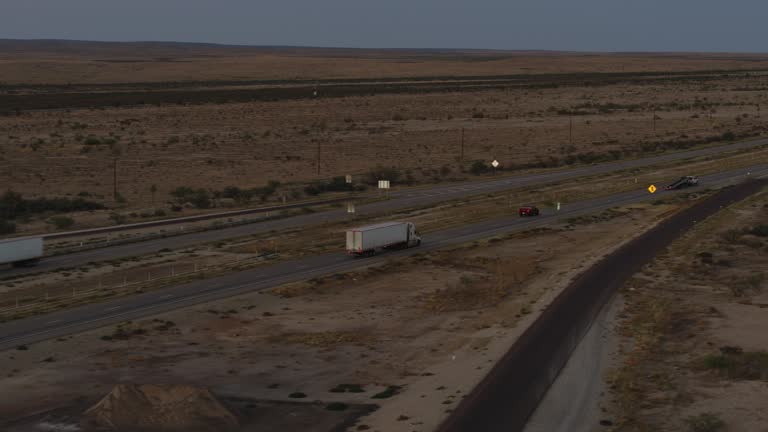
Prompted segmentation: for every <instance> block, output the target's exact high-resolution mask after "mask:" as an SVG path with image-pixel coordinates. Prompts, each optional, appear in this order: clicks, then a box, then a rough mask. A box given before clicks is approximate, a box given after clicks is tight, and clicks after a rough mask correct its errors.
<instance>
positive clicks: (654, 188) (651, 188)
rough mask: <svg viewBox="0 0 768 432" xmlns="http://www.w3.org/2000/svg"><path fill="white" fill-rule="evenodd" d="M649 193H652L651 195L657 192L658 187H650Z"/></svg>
mask: <svg viewBox="0 0 768 432" xmlns="http://www.w3.org/2000/svg"><path fill="white" fill-rule="evenodd" d="M648 192H650V193H654V192H656V186H654V185H650V186H648Z"/></svg>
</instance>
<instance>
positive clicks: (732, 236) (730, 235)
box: [723, 229, 741, 243]
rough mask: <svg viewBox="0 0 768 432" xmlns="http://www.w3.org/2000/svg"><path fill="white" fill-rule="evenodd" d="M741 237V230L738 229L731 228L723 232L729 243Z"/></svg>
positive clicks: (724, 238)
mask: <svg viewBox="0 0 768 432" xmlns="http://www.w3.org/2000/svg"><path fill="white" fill-rule="evenodd" d="M739 237H741V232H740V231H739V230H737V229H729V230H728V231H726V232H724V233H723V240H725V241H726V242H728V243H736V242H737V241H739Z"/></svg>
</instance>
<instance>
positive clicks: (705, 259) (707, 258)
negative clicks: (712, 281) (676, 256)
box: [699, 252, 713, 264]
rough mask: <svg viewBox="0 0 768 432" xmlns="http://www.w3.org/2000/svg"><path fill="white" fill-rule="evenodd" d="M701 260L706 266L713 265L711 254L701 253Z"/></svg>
mask: <svg viewBox="0 0 768 432" xmlns="http://www.w3.org/2000/svg"><path fill="white" fill-rule="evenodd" d="M699 258H701V262H703V263H705V264H712V263H713V255H712V253H710V252H701V253H699Z"/></svg>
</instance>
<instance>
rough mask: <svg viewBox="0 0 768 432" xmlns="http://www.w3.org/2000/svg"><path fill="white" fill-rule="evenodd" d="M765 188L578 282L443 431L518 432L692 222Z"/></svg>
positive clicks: (692, 212) (726, 198)
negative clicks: (606, 318)
mask: <svg viewBox="0 0 768 432" xmlns="http://www.w3.org/2000/svg"><path fill="white" fill-rule="evenodd" d="M766 185H768V180H757V181H752V182H748V183H743V184H740V185H738V186H734V187H732V188H728V189H724V190H722V191H720V192H719V193H717V194H716V195H714V196H712V197H711V198H709V199H707V200H706V201H704V202H701V203H698V204H696V205H694V206H692V207H690V208H688V209H686V210H684V211H682V212H680V213H678V214H676V215H675V216H673V217H671V218H669V219H667V220H666V221H664V222H662V223H661V224H659V225H658V226H657V227H655V228H654V229H652V230H650V231H648V232H647V233H645V234H643V235H642V236H640V237H638V238H637V239H636V240H634V241H632V242H630V243H628V244H627V245H626V246H624V247H622V248H621V249H619V250H618V251H616V252H615V253H613V254H611V255H610V256H608V257H606V258H604V259H603V260H602V261H600V262H599V263H598V264H597V265H595V266H593V267H592V268H591V269H589V270H587V271H586V272H584V273H583V274H581V275H580V276H579V277H578V278H577V279H576V280H575V281H574V282H573V283H572V284H571V285H570V286H569V287H568V288H566V289H565V290H564V291H563V293H562V294H561V295H560V296H558V297H557V299H555V301H554V302H553V303H552V304H551V305H550V306H549V308H548V309H547V310H546V311H545V312H544V313H543V314H542V315H541V316H540V318H539V319H538V320H536V322H535V323H534V324H533V325H532V326H531V327H530V328H529V329H528V330H527V331H526V332H525V333H524V334H523V335H522V336H521V337H520V339H519V340H518V342H517V343H516V344H515V345H514V346H513V347H512V348H511V349H510V350H509V352H507V354H506V355H505V356H504V357H503V358H502V360H501V361H500V362H499V363H497V365H496V366H495V367H494V368H493V369H492V370H491V372H490V373H489V374H488V375H487V376H486V378H485V379H484V380H483V381H482V382H481V383H480V384H479V385H478V386H477V387H476V388H475V390H474V391H473V392H472V393H471V394H470V395H469V396H468V397H467V398H466V399H465V400H464V401H463V402H462V403H461V405H459V407H458V408H457V409H456V411H455V412H454V413H453V415H451V417H449V418H448V420H446V422H445V423H444V424H443V425H442V426H441V428H440V430H441V431H443V432H453V431H466V430H475V431H516V430H522V429H523V427H524V426H525V423H526V421H527V419H528V417H529V416H530V415H531V413H532V412H533V410H534V409H535V408H536V406H537V405H538V403H539V401H540V400H541V398H542V397H543V396H544V394H545V393H546V391H547V389H548V387H549V386H550V384H551V383H552V382H553V381H554V379H555V378H556V376H557V374H558V372H559V371H560V369H561V368H562V367H563V365H564V364H565V363H566V361H567V360H568V357H569V356H570V353H571V352H572V350H573V349H574V348H575V346H576V345H577V344H578V342H579V340H580V339H581V337H582V336H583V335H584V332H585V331H586V330H587V329H588V327H589V323H590V322H591V321H592V320H593V319H594V317H595V316H596V314H597V313H598V312H599V311H600V309H601V308H602V307H603V305H604V304H605V302H606V301H607V300H608V299H609V298H610V297H611V295H613V293H614V292H615V291H616V290H617V289H618V288H620V287H621V285H622V284H623V283H624V282H625V281H626V280H627V279H629V278H630V277H631V276H632V275H633V274H634V273H635V272H637V271H638V270H640V269H641V268H642V267H643V266H644V265H645V264H646V263H648V262H649V261H650V260H652V259H653V257H654V256H656V255H657V254H658V253H659V252H660V251H662V250H663V249H664V248H666V247H667V246H668V245H669V244H670V243H671V242H672V241H674V240H675V239H676V238H678V237H679V236H680V235H681V234H682V233H684V232H685V231H687V230H688V229H690V228H691V227H692V226H693V225H694V224H696V223H697V221H702V220H704V219H705V218H707V217H709V216H711V215H713V214H714V213H716V212H717V211H718V210H720V209H721V208H723V207H726V206H728V205H731V204H733V203H735V202H738V201H741V200H743V199H745V198H747V197H749V196H750V195H752V194H754V193H756V192H758V191H760V190H761V189H762V188H763V187H765V186H766Z"/></svg>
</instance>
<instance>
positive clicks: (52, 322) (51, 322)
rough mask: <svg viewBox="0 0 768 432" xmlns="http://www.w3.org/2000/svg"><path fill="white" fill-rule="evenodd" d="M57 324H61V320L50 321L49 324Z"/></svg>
mask: <svg viewBox="0 0 768 432" xmlns="http://www.w3.org/2000/svg"><path fill="white" fill-rule="evenodd" d="M57 322H61V320H53V321H48V324H56V323H57Z"/></svg>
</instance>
